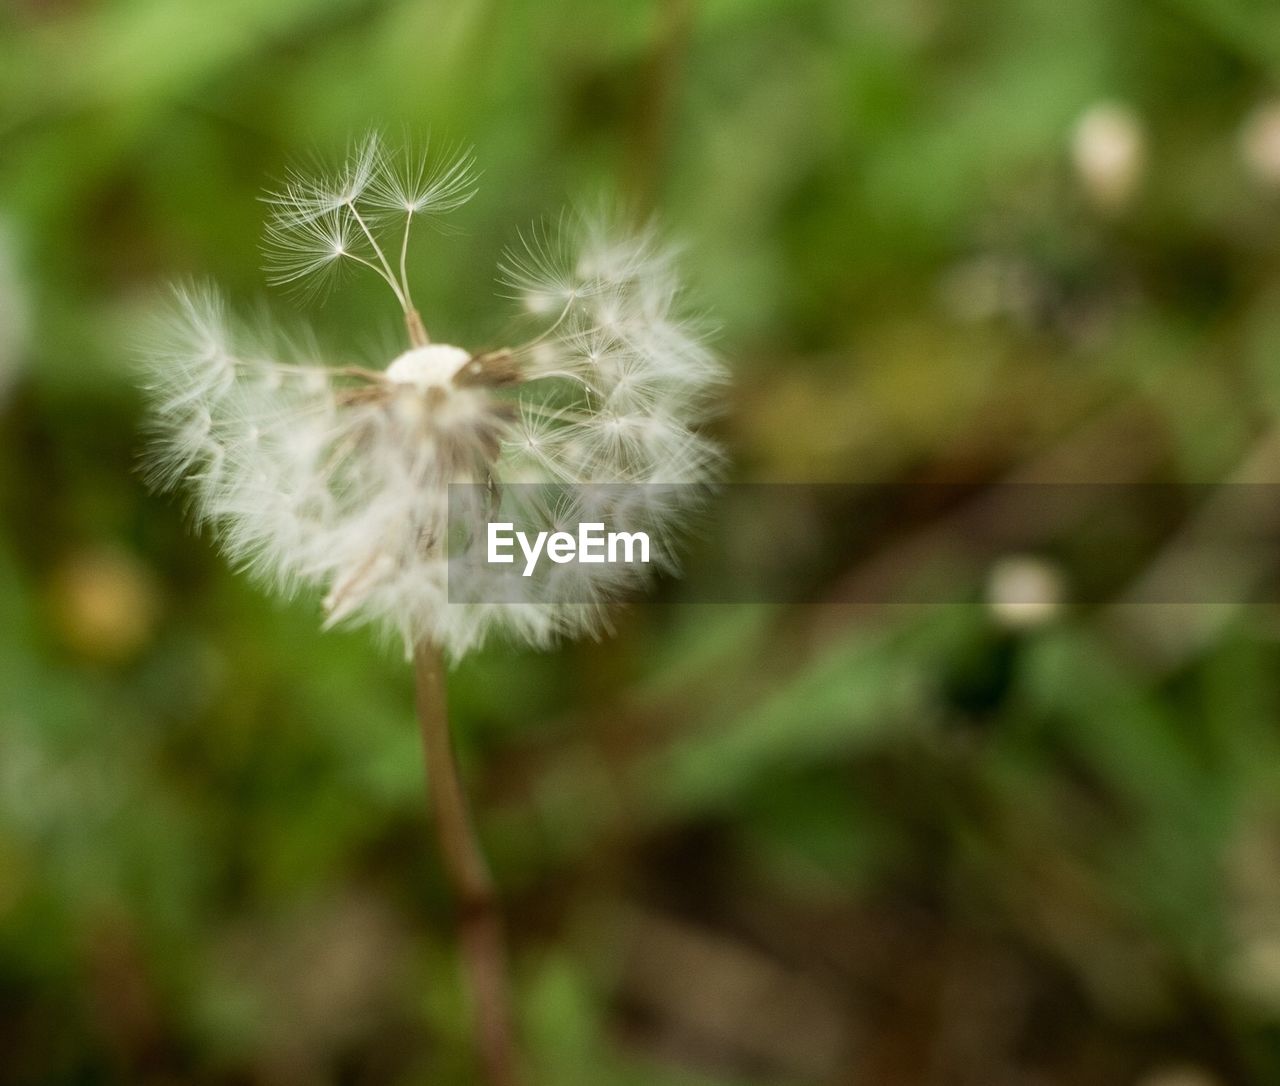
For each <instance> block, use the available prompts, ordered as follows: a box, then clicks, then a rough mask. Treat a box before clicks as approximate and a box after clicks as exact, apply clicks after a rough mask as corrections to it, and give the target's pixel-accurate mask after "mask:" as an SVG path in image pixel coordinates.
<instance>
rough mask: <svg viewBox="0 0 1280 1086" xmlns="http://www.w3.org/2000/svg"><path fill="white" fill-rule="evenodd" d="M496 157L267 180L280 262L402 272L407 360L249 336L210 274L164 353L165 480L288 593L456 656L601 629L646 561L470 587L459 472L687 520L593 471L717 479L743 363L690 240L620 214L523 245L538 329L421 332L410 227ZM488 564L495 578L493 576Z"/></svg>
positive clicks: (311, 273)
mask: <svg viewBox="0 0 1280 1086" xmlns="http://www.w3.org/2000/svg"><path fill="white" fill-rule="evenodd" d="M474 176H475V170H474V162H473V160H472V158H471V156H469V155H463V156H455V157H453V158H451V159H450V158H446V159H443V160H440V161H433V160H430V159H428V158H426V157H425V156H420V155H419V156H414V155H392V154H389V153H388V152H387V151H386V150H385V149H384V148H383V146H382V144H381V143H380V142H379V141H378V140H377V139H376V138H373V137H371V138H369V139H366V140H364V141H361V142H360V143H358V144H356V145H355V146H354V147H353V148H352V151H351V154H350V156H349V158H348V161H347V162H346V163H345V164H344V165H343V166H342V167H341V168H340V169H339V170H338V171H336V172H334V173H332V174H330V175H328V176H327V177H324V176H322V177H319V178H312V177H307V176H304V175H301V174H295V175H291V176H290V178H289V179H288V181H287V182H286V184H285V185H284V186H283V187H282V188H281V189H280V190H279V191H277V192H275V193H273V194H271V195H270V196H268V198H267V203H268V208H269V221H268V224H267V243H268V250H269V252H271V253H272V264H271V277H272V279H273V280H274V281H275V282H278V283H289V284H292V283H301V282H308V281H314V280H316V279H317V278H321V277H323V276H325V275H326V274H329V273H331V272H332V271H333V270H335V269H336V268H337V267H340V266H348V267H363V268H364V270H365V271H366V272H370V273H372V274H376V275H377V276H379V277H381V278H382V279H383V280H384V281H385V282H386V283H387V285H388V286H389V287H390V288H391V290H392V291H393V293H394V294H395V296H396V299H397V301H398V302H399V303H400V304H401V306H402V308H403V309H404V312H405V317H406V323H407V327H408V329H409V331H410V336H411V338H412V339H414V340H415V342H414V345H412V346H411V347H410V348H409V349H408V350H405V351H403V352H402V353H400V354H398V355H397V356H395V357H394V358H392V359H390V360H389V361H385V362H382V363H379V364H377V365H375V366H373V367H371V368H365V367H362V366H352V365H349V364H348V365H326V364H324V363H322V362H317V361H316V358H317V352H316V350H315V348H313V347H309V348H307V349H305V350H304V349H300V348H298V347H296V346H289V345H288V344H287V343H286V342H285V341H284V340H283V339H282V338H281V337H280V336H279V335H266V336H261V335H259V336H254V335H251V334H249V333H248V332H247V331H246V330H245V328H244V327H243V326H242V325H240V324H239V323H238V322H237V321H235V320H234V319H233V318H232V317H231V316H230V314H229V312H228V309H227V307H226V305H225V304H224V302H223V301H222V299H221V297H220V295H219V294H218V293H217V292H216V291H215V290H213V289H212V288H210V287H205V286H189V287H182V288H179V289H178V290H176V291H175V292H174V295H173V298H172V303H171V305H170V306H169V309H168V313H167V315H166V316H165V317H164V318H163V319H162V320H161V321H160V324H159V328H158V332H157V336H156V338H155V339H154V341H153V343H152V344H151V347H150V349H149V351H148V353H147V363H148V377H147V385H148V389H149V392H150V396H151V402H152V408H153V412H152V414H153V420H154V431H155V435H154V444H153V448H152V451H151V456H150V458H149V462H150V475H151V479H152V481H153V482H154V483H155V484H157V485H158V486H161V487H175V486H178V485H179V484H183V485H184V487H185V489H186V490H187V492H188V493H189V494H190V496H191V503H192V508H193V513H194V515H195V517H196V519H197V521H198V522H200V523H202V524H204V525H207V526H208V527H209V529H210V530H211V531H213V532H214V533H215V535H216V537H217V539H218V541H219V543H220V545H221V547H222V549H223V550H224V551H225V552H226V554H227V555H228V557H229V559H230V560H231V561H232V562H233V564H234V565H235V566H236V567H237V568H240V569H242V570H244V571H246V572H248V573H250V574H251V575H254V576H256V577H258V578H260V579H262V580H264V581H266V582H268V583H269V584H271V585H273V586H275V587H276V588H278V589H279V590H281V591H284V592H286V593H292V592H295V591H299V590H303V589H314V590H318V591H317V595H318V596H319V597H320V598H321V601H322V606H323V609H324V615H325V617H324V625H325V626H326V627H330V626H335V625H362V624H363V625H370V626H374V627H376V628H378V629H379V630H381V631H383V632H384V633H386V634H388V635H390V636H391V637H394V638H399V639H402V640H403V642H404V644H405V646H406V648H412V647H413V646H414V645H416V644H419V643H421V642H423V641H432V642H434V643H436V644H439V645H441V646H442V647H444V648H445V649H446V650H447V651H448V652H449V653H451V654H452V655H454V656H455V657H456V656H459V655H461V654H463V653H465V652H467V651H468V650H470V649H471V648H473V647H475V646H477V645H479V644H481V643H482V642H484V641H485V640H486V639H488V638H490V637H492V636H495V635H505V636H506V637H508V638H511V639H514V640H516V641H517V642H520V643H526V644H532V645H538V646H541V645H547V644H549V643H551V642H553V641H554V640H556V639H557V638H561V637H569V636H579V635H583V634H587V635H598V634H599V633H600V632H602V631H603V630H604V629H606V628H607V624H608V612H607V603H608V601H609V600H610V599H611V598H615V597H616V595H617V592H618V591H619V589H622V588H626V587H628V586H631V585H634V584H636V583H638V582H639V579H640V578H642V576H643V575H642V573H639V572H637V570H635V569H634V568H628V567H625V566H618V565H610V566H577V567H574V568H573V569H570V568H568V567H566V568H564V569H556V570H553V571H551V574H550V575H549V578H548V584H549V585H551V587H552V588H554V589H556V590H557V591H559V590H560V589H563V590H564V591H565V592H566V593H571V594H572V598H573V600H574V602H573V603H559V602H546V601H545V599H543V600H537V601H535V600H533V599H530V600H529V601H527V602H526V601H522V600H520V599H517V600H514V601H507V602H502V603H478V602H476V603H452V602H450V600H449V585H450V579H449V578H450V570H451V563H452V562H453V561H454V557H455V556H454V555H452V554H451V551H450V547H451V541H450V538H449V537H450V532H451V530H452V528H451V520H450V506H449V487H450V485H451V484H455V483H474V484H484V486H483V487H482V488H480V489H481V491H482V492H485V491H486V490H487V488H490V487H494V486H495V485H496V486H497V487H501V486H502V485H503V484H506V483H542V484H551V485H552V488H553V491H552V495H551V496H548V497H546V498H545V499H544V498H540V497H537V496H531V497H529V498H527V499H521V500H523V501H525V502H526V505H527V509H526V512H528V513H529V514H530V515H533V516H536V517H539V518H541V521H540V522H541V523H545V524H547V525H548V526H552V525H563V526H569V525H571V524H572V523H573V522H575V521H577V520H581V519H582V516H583V515H584V514H585V513H587V512H590V513H591V514H592V515H595V514H597V513H599V514H600V515H601V516H605V517H607V518H609V519H611V520H614V521H616V522H617V523H618V524H619V526H620V527H625V528H626V529H627V530H648V531H652V532H654V533H655V535H656V536H657V537H658V538H663V539H666V538H669V537H671V536H672V535H673V533H675V532H676V530H677V528H678V521H679V519H680V517H681V515H682V510H683V507H682V504H681V501H680V500H678V499H677V498H675V497H673V496H671V495H670V494H667V495H660V494H658V493H657V492H656V491H655V492H654V493H652V494H649V493H648V492H647V491H646V492H644V493H643V494H638V495H632V496H631V497H630V498H628V499H626V500H624V499H622V498H619V497H616V496H615V497H612V498H610V497H607V496H606V497H600V498H598V499H594V498H588V497H587V496H586V492H585V491H584V489H583V488H590V487H593V486H595V485H596V484H617V483H643V484H655V485H660V484H664V483H677V484H689V483H691V484H700V483H705V482H706V481H707V480H708V479H709V478H711V477H712V476H713V475H714V473H715V472H716V470H717V465H718V462H719V453H718V450H716V448H715V446H714V445H713V444H712V443H711V442H710V441H708V440H707V439H706V438H705V437H702V436H701V435H700V434H698V432H697V430H696V426H697V424H698V423H699V421H700V420H701V419H702V418H703V417H704V416H705V415H706V413H707V406H708V404H709V403H710V402H711V401H713V400H714V398H715V390H716V388H717V387H718V386H719V383H720V382H721V381H722V379H723V370H722V368H721V366H720V362H719V360H718V358H717V357H716V356H715V354H714V353H713V352H712V351H711V350H710V349H709V348H708V347H707V344H706V339H705V332H704V330H703V328H702V327H701V326H700V325H699V324H698V322H697V321H696V320H694V319H693V318H691V317H690V316H689V315H688V314H687V313H686V312H685V311H684V309H683V306H682V304H681V298H682V294H683V291H682V285H681V282H680V280H679V277H678V274H677V271H676V267H675V260H674V254H673V252H672V250H671V249H670V247H669V246H665V245H664V244H663V243H662V242H661V240H660V238H659V236H658V234H657V233H656V231H655V230H654V229H653V228H652V227H646V228H643V229H640V230H628V229H626V228H623V227H621V226H620V225H619V224H618V222H617V221H616V220H610V219H608V218H606V217H603V216H601V215H580V216H565V217H562V218H561V219H560V220H559V221H558V222H556V223H554V224H550V225H543V226H539V227H537V228H535V229H534V230H532V231H529V232H526V233H525V234H524V235H522V236H521V237H520V238H519V240H518V242H517V244H516V246H514V247H513V248H512V250H510V251H509V252H508V253H507V254H506V255H505V257H504V258H503V260H502V262H501V265H500V278H501V281H502V282H503V283H504V284H505V286H506V287H507V288H508V292H509V294H510V295H511V296H512V297H513V298H514V299H515V300H516V302H517V303H518V304H519V306H520V308H521V309H522V310H523V312H524V313H525V314H526V316H527V317H528V318H529V319H530V320H532V321H533V323H534V325H535V327H534V328H533V329H532V331H531V333H530V335H529V338H528V339H527V340H526V342H523V343H518V344H515V345H513V346H510V347H505V348H500V349H497V350H489V351H473V350H470V349H468V348H466V347H463V346H455V345H451V344H444V343H425V342H423V341H425V339H426V336H425V334H424V332H423V329H422V326H421V323H420V321H419V318H418V316H417V311H416V309H415V308H414V307H413V302H412V296H411V292H410V288H411V283H410V282H409V280H408V277H407V275H406V264H405V253H406V252H407V249H408V245H409V238H410V228H411V226H412V223H413V222H414V221H415V220H416V219H418V218H420V217H423V216H433V215H436V214H437V213H442V212H445V211H448V210H453V209H455V208H456V207H458V206H460V205H461V204H462V203H463V202H465V200H467V199H469V198H470V196H471V194H472V193H473V192H474ZM566 487H567V488H568V489H567V490H565V488H566ZM556 488H559V489H558V490H557V489H556ZM537 489H538V490H541V489H542V488H537ZM556 494H558V495H559V496H558V497H557V496H556ZM454 575H455V576H456V575H458V574H457V569H456V568H454ZM466 575H467V576H468V577H471V578H473V581H474V583H475V584H476V585H478V586H479V587H480V588H481V589H483V588H484V587H485V585H486V583H487V582H486V581H485V578H487V577H491V576H494V575H493V574H491V573H486V572H485V571H484V570H483V569H480V570H471V569H470V567H467V573H466ZM472 595H473V596H475V598H478V599H483V598H484V596H483V593H480V594H476V593H473V594H472ZM565 598H566V599H568V598H569V597H568V596H566V597H565Z"/></svg>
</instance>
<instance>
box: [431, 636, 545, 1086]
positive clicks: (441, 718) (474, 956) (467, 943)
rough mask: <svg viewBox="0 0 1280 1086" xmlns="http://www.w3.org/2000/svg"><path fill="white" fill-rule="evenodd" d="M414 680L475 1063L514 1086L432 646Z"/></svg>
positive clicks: (499, 977) (504, 1011)
mask: <svg viewBox="0 0 1280 1086" xmlns="http://www.w3.org/2000/svg"><path fill="white" fill-rule="evenodd" d="M414 676H415V679H416V688H417V692H416V703H417V709H418V722H419V724H420V725H421V727H422V743H423V751H424V753H425V755H426V761H427V779H428V786H427V791H428V793H429V795H430V800H431V813H432V820H433V822H434V825H435V831H436V840H437V843H438V845H439V847H440V856H441V860H442V862H443V866H444V871H445V875H446V877H447V878H448V881H449V883H450V886H451V888H452V891H453V895H454V899H455V900H454V907H455V908H456V909H457V913H458V940H459V947H460V952H461V955H462V962H463V967H464V969H465V970H466V973H467V980H468V983H469V985H470V988H471V998H472V1002H473V1006H474V1012H473V1013H474V1015H475V1027H476V1040H477V1044H478V1046H479V1050H480V1060H481V1063H482V1064H483V1067H484V1072H485V1077H486V1081H487V1082H488V1083H489V1086H518V1084H519V1083H520V1081H521V1080H520V1077H519V1075H518V1073H517V1071H516V1059H515V1041H514V1036H513V1030H512V1022H511V997H510V991H509V984H508V979H507V951H506V942H505V937H504V935H503V930H502V917H501V915H500V914H499V911H498V899H497V896H496V894H495V893H494V888H493V880H492V879H491V877H490V875H489V868H488V865H487V864H486V863H485V859H484V855H483V853H482V852H481V851H480V843H479V841H478V840H477V838H476V833H475V828H474V826H473V824H472V821H471V812H470V810H469V808H468V804H467V797H466V793H465V791H464V790H463V786H462V778H461V775H460V774H459V772H458V761H457V756H456V754H455V752H454V747H453V737H452V735H451V734H450V731H449V715H448V706H447V703H446V698H445V670H444V661H443V659H442V657H441V655H440V650H439V649H438V648H437V647H436V646H434V645H430V644H425V643H424V644H421V645H419V646H418V647H417V649H416V651H415V652H414Z"/></svg>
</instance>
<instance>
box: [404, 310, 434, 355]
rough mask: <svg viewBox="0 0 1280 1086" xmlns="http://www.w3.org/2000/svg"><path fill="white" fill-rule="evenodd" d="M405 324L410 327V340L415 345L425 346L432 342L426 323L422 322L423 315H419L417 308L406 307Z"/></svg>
mask: <svg viewBox="0 0 1280 1086" xmlns="http://www.w3.org/2000/svg"><path fill="white" fill-rule="evenodd" d="M404 326H405V327H406V328H407V329H409V342H410V343H412V344H413V345H414V346H415V347H425V346H426V345H427V344H428V343H430V342H431V337H430V336H429V335H427V328H426V325H424V324H423V323H422V317H421V316H419V314H418V311H417V310H416V309H406V310H405V311H404Z"/></svg>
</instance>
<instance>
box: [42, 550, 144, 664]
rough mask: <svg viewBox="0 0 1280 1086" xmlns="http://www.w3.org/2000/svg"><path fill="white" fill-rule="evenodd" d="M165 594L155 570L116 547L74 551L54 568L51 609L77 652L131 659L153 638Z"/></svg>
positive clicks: (60, 630)
mask: <svg viewBox="0 0 1280 1086" xmlns="http://www.w3.org/2000/svg"><path fill="white" fill-rule="evenodd" d="M159 611H160V600H159V592H158V590H157V587H156V582H155V578H154V576H153V575H152V573H151V571H150V570H149V569H148V568H147V567H146V566H145V565H143V563H142V562H140V561H138V559H137V558H135V557H133V556H132V555H131V554H129V553H127V552H125V551H122V550H119V549H117V548H114V547H93V548H87V549H84V550H80V551H76V552H73V553H72V554H71V555H70V556H69V557H67V558H66V559H65V560H64V561H63V562H62V564H61V565H60V566H59V567H58V568H57V570H56V571H55V572H54V575H53V579H52V582H51V585H50V612H51V617H52V619H53V623H54V626H55V628H56V629H57V631H58V634H59V635H60V636H61V637H62V639H63V640H64V641H65V642H66V644H67V645H68V646H69V647H70V648H71V649H73V650H74V651H75V652H76V653H78V654H80V655H82V656H86V657H88V658H90V659H92V660H97V661H100V662H104V663H121V662H123V661H125V660H128V659H130V658H131V657H133V656H134V655H136V654H137V652H138V651H139V650H140V649H141V648H142V647H143V646H144V645H146V643H147V642H148V641H149V640H150V639H151V635H152V633H153V632H154V629H155V624H156V619H157V618H158V616H159Z"/></svg>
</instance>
